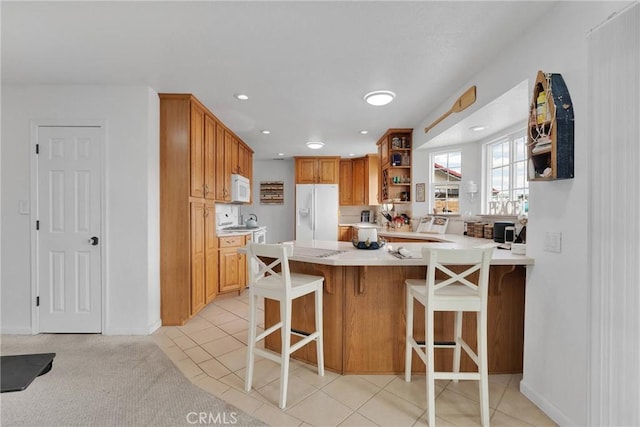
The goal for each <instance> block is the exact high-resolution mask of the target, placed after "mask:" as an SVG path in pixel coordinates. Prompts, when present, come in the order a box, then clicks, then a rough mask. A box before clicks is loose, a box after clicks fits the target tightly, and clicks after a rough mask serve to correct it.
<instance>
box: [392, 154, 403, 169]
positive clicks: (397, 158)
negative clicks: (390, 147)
mask: <svg viewBox="0 0 640 427" xmlns="http://www.w3.org/2000/svg"><path fill="white" fill-rule="evenodd" d="M401 164H402V155H401V154H399V153H393V154H392V155H391V166H400V165H401Z"/></svg>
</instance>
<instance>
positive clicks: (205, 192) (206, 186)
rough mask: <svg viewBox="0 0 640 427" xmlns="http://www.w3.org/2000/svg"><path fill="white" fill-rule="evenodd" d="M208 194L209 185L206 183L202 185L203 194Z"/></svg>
mask: <svg viewBox="0 0 640 427" xmlns="http://www.w3.org/2000/svg"><path fill="white" fill-rule="evenodd" d="M207 194H209V186H208V185H207V184H205V185H204V195H205V197H206V196H207Z"/></svg>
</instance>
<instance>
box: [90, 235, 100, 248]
mask: <svg viewBox="0 0 640 427" xmlns="http://www.w3.org/2000/svg"><path fill="white" fill-rule="evenodd" d="M89 243H91V245H93V246H97V245H98V238H97V237H96V236H93V237H92V238H90V239H89Z"/></svg>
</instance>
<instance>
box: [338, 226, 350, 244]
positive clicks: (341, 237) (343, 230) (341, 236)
mask: <svg viewBox="0 0 640 427" xmlns="http://www.w3.org/2000/svg"><path fill="white" fill-rule="evenodd" d="M352 238H353V227H351V226H350V225H348V226H347V225H341V226H338V241H340V242H350V241H351V239H352Z"/></svg>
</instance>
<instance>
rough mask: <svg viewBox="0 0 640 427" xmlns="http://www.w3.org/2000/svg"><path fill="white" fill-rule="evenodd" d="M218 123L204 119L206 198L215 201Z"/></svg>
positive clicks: (210, 119) (206, 117)
mask: <svg viewBox="0 0 640 427" xmlns="http://www.w3.org/2000/svg"><path fill="white" fill-rule="evenodd" d="M215 193H216V122H215V120H214V119H213V118H212V117H211V116H208V115H206V116H205V117H204V197H205V198H206V199H209V200H214V199H215V196H216V194H215Z"/></svg>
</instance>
